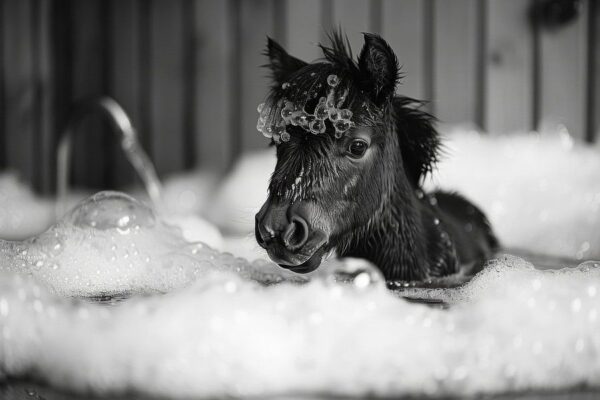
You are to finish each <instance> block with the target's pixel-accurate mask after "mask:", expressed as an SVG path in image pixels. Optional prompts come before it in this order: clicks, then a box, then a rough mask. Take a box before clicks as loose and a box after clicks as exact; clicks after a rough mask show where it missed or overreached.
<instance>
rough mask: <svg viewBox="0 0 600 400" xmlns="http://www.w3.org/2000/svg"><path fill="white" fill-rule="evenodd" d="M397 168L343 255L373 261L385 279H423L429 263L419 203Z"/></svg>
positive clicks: (413, 191) (399, 168)
mask: <svg viewBox="0 0 600 400" xmlns="http://www.w3.org/2000/svg"><path fill="white" fill-rule="evenodd" d="M396 161H397V162H401V160H399V159H397V160H396ZM397 168H398V169H397V170H396V173H395V174H392V175H391V176H392V179H393V181H392V182H390V185H389V186H388V187H389V190H388V192H387V193H385V195H384V196H383V198H382V200H381V204H380V206H379V208H378V210H377V211H376V212H375V213H374V214H373V216H372V217H371V218H370V220H369V222H368V223H367V224H366V225H365V227H363V229H360V230H359V231H357V232H355V233H354V237H353V239H352V240H351V242H352V244H353V245H354V248H352V249H348V250H349V251H347V252H346V253H344V254H343V255H345V256H355V257H362V258H366V259H368V260H370V261H372V262H374V263H375V264H376V265H377V266H378V267H379V268H380V269H381V270H382V272H383V273H384V275H385V277H386V279H388V280H398V279H402V280H423V279H426V278H427V277H428V276H429V265H428V260H427V251H426V241H425V240H424V237H425V233H424V231H425V229H424V227H423V222H422V221H423V219H422V216H421V207H420V206H419V199H418V198H417V195H416V191H415V188H413V187H412V185H411V184H410V183H409V181H408V180H407V179H406V178H405V175H404V172H403V168H402V166H401V165H399V166H398V167H397Z"/></svg>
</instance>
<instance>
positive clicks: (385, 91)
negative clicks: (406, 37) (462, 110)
mask: <svg viewBox="0 0 600 400" xmlns="http://www.w3.org/2000/svg"><path fill="white" fill-rule="evenodd" d="M364 37H365V44H364V46H363V48H362V51H361V52H360V55H359V56H358V67H359V69H360V71H361V72H363V73H364V75H365V76H366V78H367V82H368V89H369V91H370V92H371V95H372V96H373V99H374V100H375V103H376V104H378V105H380V104H382V103H383V102H384V101H386V100H388V99H391V98H392V97H393V96H394V92H395V90H396V84H397V83H398V79H399V73H400V71H399V68H398V60H397V59H396V55H395V54H394V52H393V50H392V49H391V47H390V46H389V44H387V42H386V41H385V40H383V39H382V38H381V37H380V36H378V35H375V34H372V33H364Z"/></svg>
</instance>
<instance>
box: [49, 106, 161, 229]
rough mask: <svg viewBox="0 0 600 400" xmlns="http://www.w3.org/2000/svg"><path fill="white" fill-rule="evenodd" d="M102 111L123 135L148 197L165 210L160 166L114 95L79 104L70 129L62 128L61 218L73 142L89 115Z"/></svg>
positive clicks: (59, 169) (58, 210)
mask: <svg viewBox="0 0 600 400" xmlns="http://www.w3.org/2000/svg"><path fill="white" fill-rule="evenodd" d="M96 112H102V114H103V115H105V116H107V117H108V120H109V121H110V124H111V126H112V128H113V130H114V131H115V133H117V134H119V135H120V140H121V148H122V149H123V151H124V152H125V155H126V157H127V159H128V160H129V162H130V163H131V164H132V165H133V167H134V169H135V170H136V172H137V173H138V175H139V176H140V178H141V179H142V181H143V183H144V186H145V188H146V191H147V192H148V196H149V197H150V200H151V201H152V203H153V205H154V207H155V208H156V209H157V210H162V208H163V207H162V187H161V183H160V180H159V179H158V175H157V174H156V169H155V168H154V165H153V164H152V161H150V157H148V155H147V154H146V152H145V151H144V149H143V148H142V146H141V145H140V142H139V140H138V136H137V133H136V130H135V128H134V127H133V125H132V123H131V119H130V118H129V117H128V116H127V113H126V112H125V110H123V108H122V107H121V106H120V105H119V103H117V102H116V101H115V100H113V99H112V98H110V97H100V98H97V99H92V100H88V101H84V102H81V103H80V104H79V105H77V106H76V108H75V110H74V112H73V114H72V115H71V117H70V118H69V121H68V123H67V126H66V128H65V129H64V130H63V131H62V133H61V135H60V139H59V144H58V154H57V168H56V172H57V192H58V202H57V207H56V214H57V218H59V217H60V216H62V215H64V213H65V212H66V211H67V210H66V207H67V193H68V186H69V171H70V163H71V162H70V158H71V142H72V138H73V135H74V134H75V132H76V131H77V127H78V125H79V123H80V122H81V121H82V120H83V119H84V118H85V117H86V116H87V115H89V114H92V113H96Z"/></svg>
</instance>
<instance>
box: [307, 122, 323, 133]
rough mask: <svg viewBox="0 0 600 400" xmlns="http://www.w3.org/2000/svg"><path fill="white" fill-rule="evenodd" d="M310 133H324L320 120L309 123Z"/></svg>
mask: <svg viewBox="0 0 600 400" xmlns="http://www.w3.org/2000/svg"><path fill="white" fill-rule="evenodd" d="M310 131H311V132H312V133H314V134H315V135H316V134H319V133H323V132H325V122H323V121H322V120H320V119H316V120H314V121H312V122H311V123H310Z"/></svg>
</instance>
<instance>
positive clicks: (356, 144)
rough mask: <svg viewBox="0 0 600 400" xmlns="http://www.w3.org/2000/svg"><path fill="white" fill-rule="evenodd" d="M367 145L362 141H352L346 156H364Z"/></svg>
mask: <svg viewBox="0 0 600 400" xmlns="http://www.w3.org/2000/svg"><path fill="white" fill-rule="evenodd" d="M368 147H369V145H368V144H367V142H365V141H364V140H362V139H354V140H353V141H352V142H350V145H349V146H348V155H349V156H350V157H352V158H360V157H362V156H364V155H365V152H366V151H367V148H368Z"/></svg>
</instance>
